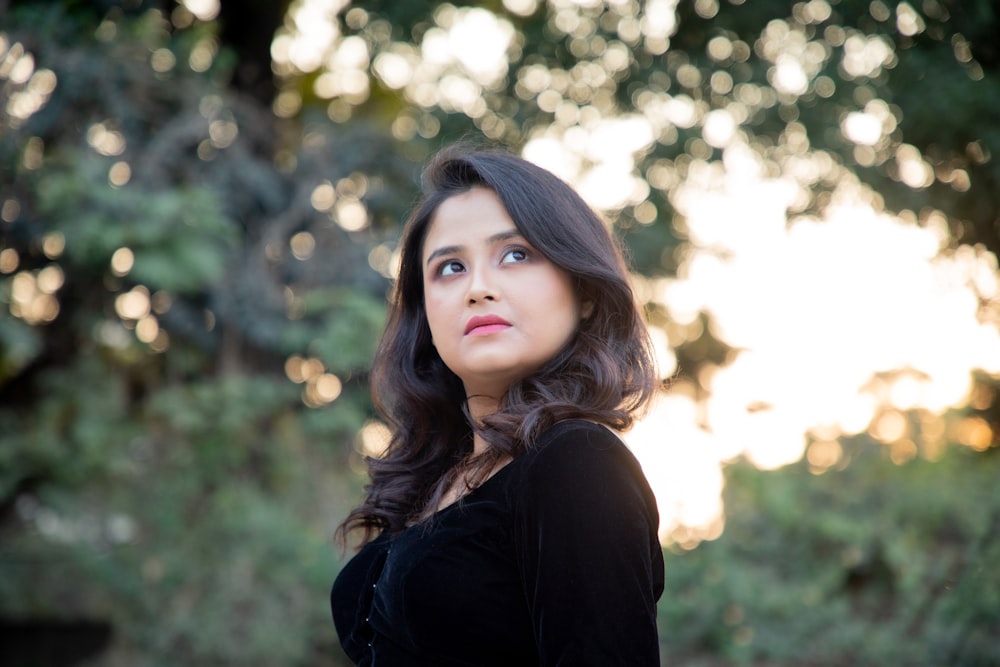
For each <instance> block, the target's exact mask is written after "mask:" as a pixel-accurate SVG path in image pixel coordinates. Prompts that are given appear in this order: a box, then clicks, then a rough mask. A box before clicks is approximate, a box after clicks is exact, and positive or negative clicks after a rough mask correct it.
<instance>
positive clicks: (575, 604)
mask: <svg viewBox="0 0 1000 667" xmlns="http://www.w3.org/2000/svg"><path fill="white" fill-rule="evenodd" d="M657 523H658V517H657V510H656V504H655V501H654V499H653V494H652V492H651V491H650V489H649V484H648V483H647V482H646V479H645V477H644V476H643V474H642V470H641V469H640V468H639V464H638V462H637V461H636V460H635V457H634V456H632V453H631V452H630V451H629V450H628V449H627V448H626V447H625V445H624V444H623V443H622V441H621V440H620V439H619V438H618V437H617V436H616V435H614V434H613V433H612V432H611V431H609V430H608V429H607V428H605V427H603V426H599V425H597V424H592V423H590V422H586V421H565V422H560V423H559V424H556V425H555V426H553V427H552V428H551V429H549V430H548V431H546V432H545V433H544V434H543V435H542V437H541V438H539V440H538V442H537V444H536V445H535V446H534V447H533V448H531V449H530V450H529V451H527V452H526V453H524V454H522V455H520V456H518V457H517V458H515V459H514V460H513V461H511V462H510V463H508V464H507V465H506V466H505V467H503V468H501V469H500V470H499V471H497V473H496V474H494V475H493V477H491V478H489V479H488V480H486V481H485V482H484V483H483V484H482V485H481V486H479V487H478V488H476V489H475V490H473V491H471V492H470V493H469V494H468V495H466V496H465V497H464V498H462V500H461V501H459V502H458V503H455V504H453V505H449V506H448V507H445V508H444V509H442V510H440V511H439V512H437V513H436V514H435V515H434V516H433V517H432V518H431V520H429V521H428V522H425V523H420V524H417V525H414V526H411V527H410V528H408V529H406V530H404V531H402V532H401V533H398V534H396V535H392V536H390V535H389V534H388V533H386V532H383V533H382V534H381V535H380V536H379V537H378V538H376V539H375V540H373V541H372V542H369V543H368V544H367V545H365V547H364V548H362V549H361V551H359V552H358V554H357V555H356V556H355V557H354V558H352V559H351V560H350V561H349V562H348V563H347V565H345V566H344V569H343V570H342V571H341V573H340V575H339V576H338V577H337V580H336V582H335V583H334V585H333V591H332V592H331V595H330V603H331V608H332V611H333V620H334V623H335V624H336V626H337V633H338V634H339V636H340V642H341V645H342V646H343V647H344V651H345V652H346V653H347V655H348V656H349V657H350V658H351V659H352V660H353V661H354V662H355V663H356V664H357V665H361V666H375V667H407V666H410V665H414V666H417V665H419V666H427V667H429V666H433V667H450V666H452V665H455V666H457V665H468V666H475V667H490V666H492V665H497V666H501V665H502V666H503V667H511V666H518V667H521V666H530V665H546V666H547V665H560V666H569V665H600V666H602V667H613V666H615V665H639V666H647V665H648V666H650V667H652V666H654V665H659V644H658V640H657V633H656V601H657V599H659V597H660V594H661V593H662V592H663V553H662V551H661V549H660V544H659V542H658V540H657V536H656V529H657Z"/></svg>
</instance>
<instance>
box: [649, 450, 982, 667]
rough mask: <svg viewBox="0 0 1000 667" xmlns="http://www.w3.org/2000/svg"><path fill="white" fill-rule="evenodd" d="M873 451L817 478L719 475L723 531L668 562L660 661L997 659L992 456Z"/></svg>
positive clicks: (747, 472)
mask: <svg viewBox="0 0 1000 667" xmlns="http://www.w3.org/2000/svg"><path fill="white" fill-rule="evenodd" d="M871 447H872V446H871V445H870V444H863V445H861V446H860V448H859V449H858V451H857V452H856V453H855V461H854V462H853V464H852V465H850V466H848V467H847V468H846V469H844V470H841V471H836V472H828V473H826V474H824V475H821V476H813V475H810V474H809V473H808V472H807V469H806V467H805V466H804V465H803V466H793V467H789V468H786V469H784V470H781V471H777V472H763V471H759V470H755V469H753V468H751V467H749V466H747V465H743V464H740V465H735V466H731V467H730V468H729V469H728V475H727V477H728V479H727V492H726V507H727V508H728V511H727V519H726V529H725V532H724V533H723V535H722V537H721V538H719V539H718V540H716V541H714V542H708V543H704V544H702V545H701V546H699V547H698V548H697V549H696V550H694V551H691V552H677V553H671V554H668V557H667V582H668V583H667V590H666V592H665V593H664V597H663V599H662V601H661V603H660V623H661V638H662V641H663V645H664V652H665V655H666V656H667V657H668V659H667V660H666V661H665V664H667V663H669V664H677V665H699V664H706V662H705V660H706V658H707V657H708V656H715V657H716V660H715V661H713V662H711V664H726V665H748V664H775V665H888V664H893V665H903V664H905V665H952V666H955V667H961V666H974V665H975V666H978V665H989V664H996V662H997V660H1000V651H998V648H997V645H996V642H995V641H989V640H988V639H987V637H994V638H995V637H996V635H997V632H1000V624H998V619H1000V596H997V595H996V594H995V591H997V590H1000V576H998V571H997V569H996V568H995V567H993V566H992V565H991V564H992V563H994V562H995V558H996V554H997V553H998V550H1000V537H998V536H1000V532H998V530H997V528H998V525H1000V524H998V522H1000V496H997V494H996V493H995V481H996V478H997V474H998V471H1000V458H998V457H997V456H996V453H995V452H993V453H991V454H986V455H983V454H977V453H975V452H971V451H968V450H962V449H956V450H949V452H948V453H947V455H946V456H945V457H944V458H943V459H942V460H940V461H937V462H933V463H932V462H929V461H926V460H917V461H913V462H911V463H908V464H906V465H903V466H898V465H896V464H893V463H891V462H890V461H888V459H887V458H886V457H882V456H880V455H879V452H878V451H877V450H873V449H872V448H871ZM859 458H860V460H858V459H859ZM943 480H947V483H944V482H943Z"/></svg>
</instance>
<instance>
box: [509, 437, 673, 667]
mask: <svg viewBox="0 0 1000 667" xmlns="http://www.w3.org/2000/svg"><path fill="white" fill-rule="evenodd" d="M542 440H543V441H542V442H540V443H539V447H538V449H537V450H535V451H532V452H530V453H528V454H526V456H531V457H533V458H534V460H533V461H531V462H530V464H529V468H528V470H527V471H526V473H525V475H524V477H523V479H522V483H521V484H520V486H519V488H518V489H517V491H516V499H515V516H514V530H513V539H514V546H515V552H516V557H517V559H518V566H519V568H520V570H521V576H522V581H523V585H524V588H525V591H524V592H525V596H526V598H527V601H528V605H529V612H530V616H531V622H532V626H533V630H534V633H535V640H536V643H537V646H538V651H539V663H540V664H541V665H543V666H544V667H554V666H559V667H569V666H571V665H595V666H596V665H600V666H602V667H613V666H615V665H636V666H648V667H653V666H657V665H659V642H658V637H657V628H656V600H657V599H658V598H659V596H660V594H661V593H662V591H663V555H662V551H661V549H660V545H659V542H658V540H657V535H656V530H657V522H658V518H657V511H656V504H655V501H654V499H653V496H652V493H651V491H650V489H649V485H648V484H647V482H646V479H645V477H644V476H643V475H642V471H641V469H640V467H639V464H638V462H637V461H636V460H635V458H634V457H633V456H632V454H631V452H629V451H628V449H627V448H626V447H625V446H624V444H623V443H622V442H621V441H620V440H619V439H618V437H617V436H615V435H614V434H613V433H611V432H610V431H608V430H607V429H606V428H604V427H602V426H598V425H596V424H591V423H589V422H582V421H573V422H564V423H561V424H558V425H556V426H555V427H553V429H551V430H550V431H549V433H547V434H546V435H545V436H543V439H542Z"/></svg>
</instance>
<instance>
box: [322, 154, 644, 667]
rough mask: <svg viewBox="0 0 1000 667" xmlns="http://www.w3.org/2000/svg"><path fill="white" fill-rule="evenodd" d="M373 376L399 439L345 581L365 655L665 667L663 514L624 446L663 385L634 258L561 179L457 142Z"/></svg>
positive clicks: (338, 597)
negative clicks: (630, 272)
mask: <svg viewBox="0 0 1000 667" xmlns="http://www.w3.org/2000/svg"><path fill="white" fill-rule="evenodd" d="M425 185H426V189H427V195H426V197H425V198H424V200H423V202H422V203H421V204H420V205H419V206H418V207H417V209H416V210H415V212H414V213H413V215H412V217H411V218H410V220H409V222H408V224H407V227H406V230H405V232H404V236H403V242H402V257H401V264H400V271H399V276H398V278H397V281H396V284H395V290H394V296H393V299H392V301H391V305H390V311H389V319H388V323H387V325H386V329H385V333H384V334H383V338H382V340H381V343H380V345H379V348H378V352H377V354H376V357H375V362H374V367H373V370H372V391H373V396H374V398H375V401H376V405H377V407H378V409H379V411H380V412H381V414H382V415H383V416H384V418H385V419H386V421H387V422H388V424H389V426H390V427H391V429H392V432H393V437H392V440H391V442H390V444H389V447H388V449H387V451H386V452H385V454H384V455H383V456H382V457H380V458H376V459H371V460H370V461H369V462H368V463H369V472H370V475H371V484H370V485H369V486H368V487H367V497H366V498H365V500H364V503H363V504H362V505H361V506H360V507H359V508H357V509H355V510H354V511H353V512H352V513H351V514H350V515H349V516H348V518H347V520H346V521H345V522H344V524H343V525H342V526H341V528H340V531H339V532H340V534H341V537H345V536H346V535H347V534H348V533H349V532H351V531H354V530H358V531H360V533H361V534H362V542H363V543H364V546H363V547H362V548H361V550H360V551H359V552H358V554H357V555H356V556H355V557H354V558H353V559H351V561H350V562H348V563H347V565H346V566H345V567H344V568H343V570H342V572H341V573H340V575H339V576H338V577H337V580H336V582H335V584H334V586H333V591H332V593H331V607H332V611H333V618H334V622H335V624H336V627H337V632H338V634H339V636H340V641H341V645H342V646H343V647H344V650H345V651H346V653H347V655H348V656H349V657H350V658H351V659H352V660H353V661H354V662H355V663H356V664H358V665H375V666H378V667H383V666H386V667H406V666H409V665H420V666H434V667H448V666H451V665H455V666H457V665H469V666H476V667H490V666H492V665H496V666H500V665H502V666H504V667H514V666H516V667H523V666H530V665H595V666H601V667H612V666H614V665H641V666H647V665H648V666H653V665H659V653H658V640H657V630H656V607H655V605H656V601H657V599H658V598H659V596H660V594H661V593H662V590H663V559H662V552H661V549H660V545H659V543H658V541H657V535H656V530H657V521H658V516H657V510H656V505H655V503H654V499H653V495H652V493H651V492H650V489H649V485H648V484H647V482H646V480H645V478H644V477H643V474H642V471H641V470H640V468H639V465H638V463H637V462H636V460H635V458H634V457H633V456H632V454H631V453H630V452H629V451H628V449H627V448H626V447H625V445H624V444H623V443H622V441H621V440H620V439H619V437H618V435H617V433H616V432H617V431H620V430H622V429H625V428H628V427H629V426H630V425H631V423H632V419H633V414H635V413H636V412H637V411H638V410H640V409H642V408H643V407H644V405H645V403H646V402H647V401H648V399H649V398H650V397H651V395H652V393H653V392H654V391H655V388H656V384H657V381H656V375H655V371H654V365H653V361H652V354H651V351H650V348H649V341H648V338H647V336H646V332H645V331H646V330H645V327H644V325H643V322H642V318H641V316H640V314H639V312H638V310H637V308H636V305H635V300H634V296H633V294H632V291H631V288H630V286H629V282H628V277H627V272H626V269H625V265H624V262H623V261H622V258H621V254H620V253H619V251H618V249H617V247H616V245H615V244H614V242H613V241H612V239H611V237H610V235H609V234H608V231H607V229H606V227H605V226H604V224H603V223H602V221H601V220H600V219H599V218H598V217H597V216H596V215H595V214H594V213H593V212H592V211H591V209H590V208H589V207H588V206H587V205H586V204H585V203H584V202H583V200H582V199H581V198H580V197H579V196H578V195H577V194H576V193H575V192H574V191H573V190H572V189H571V188H570V187H569V186H567V185H566V184H565V183H563V182H562V181H561V180H559V179H558V178H556V177H555V176H553V175H552V174H550V173H549V172H547V171H545V170H543V169H541V168H539V167H537V166H535V165H533V164H531V163H529V162H526V161H524V160H522V159H520V158H517V157H515V156H513V155H510V154H508V153H505V152H499V151H475V150H462V149H461V148H457V149H451V150H446V151H444V152H442V153H441V154H439V155H438V156H437V157H436V158H435V159H434V160H433V161H432V162H431V163H430V165H429V166H428V167H427V169H426V171H425Z"/></svg>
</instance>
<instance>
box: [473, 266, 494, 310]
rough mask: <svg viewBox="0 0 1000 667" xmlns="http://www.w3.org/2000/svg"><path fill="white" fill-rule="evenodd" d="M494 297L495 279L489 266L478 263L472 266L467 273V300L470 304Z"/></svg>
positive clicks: (490, 299)
mask: <svg viewBox="0 0 1000 667" xmlns="http://www.w3.org/2000/svg"><path fill="white" fill-rule="evenodd" d="M496 298H497V289H496V280H495V276H493V273H492V271H491V270H490V267H488V266H486V267H483V266H482V265H480V267H477V268H474V269H473V270H472V271H471V272H470V275H469V290H468V294H467V299H468V302H469V303H470V304H472V303H477V302H479V301H495V300H496Z"/></svg>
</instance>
